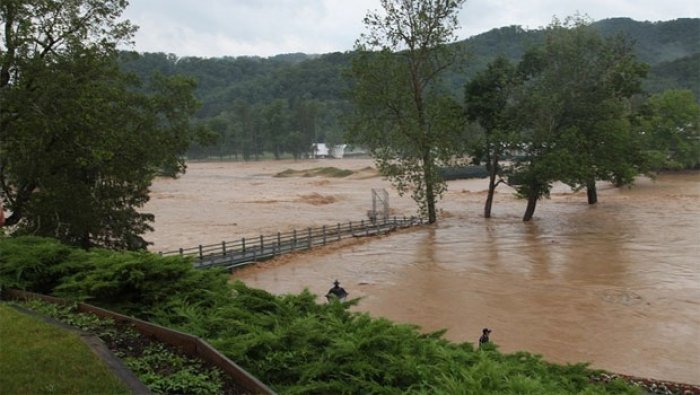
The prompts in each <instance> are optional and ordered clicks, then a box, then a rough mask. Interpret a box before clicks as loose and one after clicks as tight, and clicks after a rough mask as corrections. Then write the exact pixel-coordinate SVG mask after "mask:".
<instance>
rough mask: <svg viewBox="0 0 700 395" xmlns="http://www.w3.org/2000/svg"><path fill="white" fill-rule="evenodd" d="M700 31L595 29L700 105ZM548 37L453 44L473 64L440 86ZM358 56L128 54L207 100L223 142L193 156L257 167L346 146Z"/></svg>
mask: <svg viewBox="0 0 700 395" xmlns="http://www.w3.org/2000/svg"><path fill="white" fill-rule="evenodd" d="M698 26H700V23H698V19H697V18H681V19H677V20H672V21H665V22H638V21H633V20H631V19H628V18H614V19H606V20H601V21H598V22H594V23H592V24H591V27H592V28H593V29H595V30H596V31H598V32H600V33H601V34H602V35H603V36H604V37H611V36H616V35H618V34H623V35H624V36H625V37H627V38H628V39H629V41H630V42H634V43H635V46H634V49H633V50H634V53H635V54H636V56H637V57H638V58H639V59H641V60H642V61H644V62H647V63H649V64H650V65H652V66H653V67H652V72H651V74H650V76H649V79H648V80H647V81H645V83H644V87H645V90H648V91H649V92H654V93H655V92H661V91H664V90H667V89H691V90H694V92H695V95H696V97H700V91H698V90H699V89H700V84H698V83H697V82H696V81H697V78H698V73H697V72H696V71H697V70H698V68H697V67H693V66H694V65H696V64H697V54H698V53H700V48H699V47H700V45H699V44H698V40H697V39H696V38H697V37H698V35H699V34H700V33H698V29H699V28H698ZM544 37H545V32H544V29H533V30H528V29H525V28H523V27H521V26H507V27H501V28H497V29H493V30H491V31H488V32H485V33H482V34H479V35H476V36H474V37H471V38H468V39H466V40H463V41H461V42H457V43H454V44H451V45H453V46H454V47H455V48H454V49H455V50H457V51H467V52H468V53H469V54H470V56H469V58H468V61H462V60H459V61H457V62H455V64H453V65H452V66H451V67H448V68H447V69H446V70H445V73H444V74H443V78H442V81H441V82H440V86H441V87H442V88H444V89H445V91H446V92H449V93H450V94H451V95H452V96H454V97H461V96H462V94H463V87H464V85H465V84H466V83H467V82H469V81H470V80H471V79H472V78H473V77H474V76H475V75H476V74H477V73H478V72H481V71H483V70H485V69H486V68H487V66H488V65H489V63H492V62H493V61H494V60H495V59H496V58H498V57H503V58H505V59H508V60H509V61H511V62H513V63H517V62H518V61H520V60H521V59H522V57H523V54H524V53H525V52H526V51H527V50H528V49H530V48H531V47H533V46H536V45H540V44H542V43H544V40H545V38H544ZM353 55H354V53H352V52H346V53H329V54H323V55H305V54H287V55H279V56H274V57H269V58H259V57H223V58H210V59H203V58H196V57H183V58H178V57H176V56H175V55H173V54H164V53H145V54H140V55H138V54H126V53H124V54H122V57H121V62H120V64H121V65H122V67H123V68H124V70H127V71H129V72H134V73H135V74H137V75H138V76H139V77H140V78H141V79H147V78H148V77H150V76H151V74H152V73H153V72H154V71H159V72H160V73H162V74H164V75H175V74H182V75H187V76H190V77H192V78H194V79H195V80H196V81H197V84H198V88H197V97H198V98H199V99H200V100H201V101H202V108H201V109H200V110H199V111H198V112H197V118H198V119H199V120H200V121H201V123H203V124H205V125H208V126H209V127H210V128H211V129H212V130H213V131H214V132H215V133H216V134H217V136H218V139H217V141H216V144H214V145H211V146H208V145H202V144H195V145H193V146H192V148H191V149H190V150H189V152H188V156H189V157H192V158H208V157H235V158H241V157H243V156H245V159H255V158H256V157H257V158H260V157H261V154H262V152H258V151H256V150H259V149H263V147H264V149H265V150H266V151H268V152H272V153H275V154H277V153H278V151H281V152H279V154H280V155H282V154H284V153H286V154H288V155H292V156H295V157H300V155H303V153H305V152H307V151H308V150H309V146H310V144H311V143H313V142H325V143H327V144H335V143H340V142H342V138H343V134H344V131H345V129H347V128H346V125H344V124H343V122H342V121H341V119H342V118H343V116H345V115H349V114H351V112H352V108H351V106H350V103H349V101H348V97H347V93H348V92H349V91H350V89H351V88H352V86H353V85H352V82H351V81H350V80H348V79H346V78H343V74H344V71H345V70H346V69H348V68H350V66H351V59H352V58H353ZM236 101H241V102H245V103H246V104H247V105H248V106H250V107H251V108H252V109H253V110H252V111H251V113H250V115H251V117H250V118H249V119H250V120H252V122H250V123H248V124H247V125H248V126H247V127H246V128H247V129H246V128H243V127H240V125H241V124H243V123H244V120H245V118H244V117H241V116H240V115H239V114H238V113H236V111H234V109H235V105H234V103H235V102H236ZM311 103H313V106H314V107H315V108H316V111H315V112H314V117H310V116H309V115H311V114H310V108H309V105H310V104H311ZM304 114H306V115H304ZM251 133H255V134H257V135H258V136H259V139H258V143H259V144H256V145H250V144H249V140H250V137H249V136H250V135H251ZM246 136H248V137H246ZM314 140H315V141H314ZM245 152H247V154H245Z"/></svg>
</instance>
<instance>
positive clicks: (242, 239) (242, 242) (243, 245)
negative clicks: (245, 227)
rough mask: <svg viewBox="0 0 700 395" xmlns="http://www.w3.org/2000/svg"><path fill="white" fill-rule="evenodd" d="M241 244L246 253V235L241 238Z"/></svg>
mask: <svg viewBox="0 0 700 395" xmlns="http://www.w3.org/2000/svg"><path fill="white" fill-rule="evenodd" d="M241 246H242V249H241V251H243V253H244V254H245V237H242V238H241Z"/></svg>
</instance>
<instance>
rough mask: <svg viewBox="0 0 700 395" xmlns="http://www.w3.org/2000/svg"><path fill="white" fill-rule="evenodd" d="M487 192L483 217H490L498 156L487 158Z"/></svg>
mask: <svg viewBox="0 0 700 395" xmlns="http://www.w3.org/2000/svg"><path fill="white" fill-rule="evenodd" d="M488 170H489V192H488V194H487V195H486V204H485V205H484V218H491V206H493V195H494V193H495V192H496V174H497V173H498V156H495V155H494V157H493V160H491V159H489V169H488Z"/></svg>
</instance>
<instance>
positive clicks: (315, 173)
mask: <svg viewBox="0 0 700 395" xmlns="http://www.w3.org/2000/svg"><path fill="white" fill-rule="evenodd" d="M352 174H354V172H353V171H352V170H348V169H339V168H337V167H315V168H313V169H304V170H292V169H287V170H285V171H282V172H279V173H277V174H275V177H337V178H342V177H347V176H350V175H352Z"/></svg>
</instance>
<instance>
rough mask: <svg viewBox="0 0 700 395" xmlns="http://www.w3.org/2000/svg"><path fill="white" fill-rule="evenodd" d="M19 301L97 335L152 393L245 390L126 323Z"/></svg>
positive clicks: (212, 369)
mask: <svg viewBox="0 0 700 395" xmlns="http://www.w3.org/2000/svg"><path fill="white" fill-rule="evenodd" d="M15 303H17V302H15ZM18 304H19V305H20V306H22V307H24V308H28V309H30V310H33V311H36V312H39V313H40V314H42V315H46V316H49V317H52V318H54V319H56V320H58V321H61V322H63V323H65V324H67V325H70V326H72V327H75V328H79V329H80V330H82V331H84V332H88V333H92V334H93V335H96V336H98V337H99V338H100V339H101V340H102V341H103V342H104V343H105V344H106V345H107V347H108V348H109V349H110V350H111V351H112V352H113V353H114V354H115V355H116V356H117V357H118V358H120V359H121V360H122V361H123V362H124V364H125V365H126V366H127V367H128V368H129V369H130V370H131V371H132V372H133V373H134V374H135V375H136V376H137V377H138V378H139V380H141V382H142V383H143V384H144V385H146V386H147V387H148V389H149V390H150V391H151V392H153V393H154V394H192V395H200V394H202V395H203V394H224V395H229V394H239V393H243V392H244V391H245V390H244V389H242V388H240V386H238V384H236V383H235V381H234V380H233V379H232V378H230V377H228V376H226V375H225V374H224V373H223V372H222V371H220V370H219V369H216V368H214V367H212V366H205V365H206V363H204V362H203V361H201V360H198V359H193V358H189V357H187V356H185V355H184V354H182V353H181V351H180V350H178V349H176V348H174V347H169V346H167V345H165V344H163V343H159V342H157V341H156V340H154V339H151V338H149V337H147V336H143V335H141V334H140V333H138V332H137V331H136V330H135V329H134V328H133V327H131V326H129V325H124V324H118V323H115V322H114V321H113V320H111V319H102V318H100V317H97V316H95V315H93V314H90V313H80V312H78V311H77V310H76V309H75V306H71V305H68V306H62V305H56V304H52V303H46V302H43V301H41V300H30V301H25V302H22V303H18Z"/></svg>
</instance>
